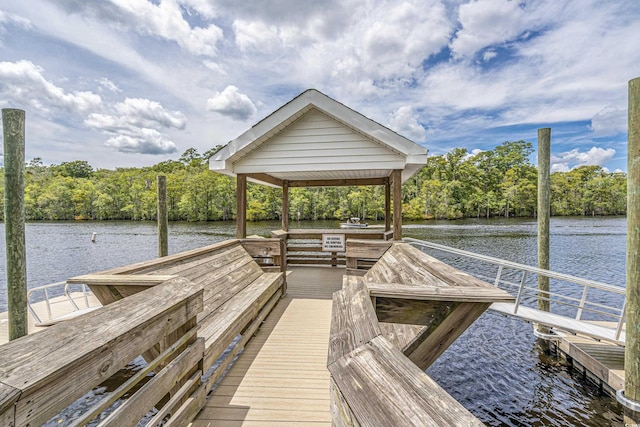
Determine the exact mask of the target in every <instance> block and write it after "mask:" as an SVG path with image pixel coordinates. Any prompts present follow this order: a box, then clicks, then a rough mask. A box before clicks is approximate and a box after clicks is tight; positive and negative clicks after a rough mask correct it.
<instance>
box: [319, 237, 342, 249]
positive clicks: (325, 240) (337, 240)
mask: <svg viewBox="0 0 640 427" xmlns="http://www.w3.org/2000/svg"><path fill="white" fill-rule="evenodd" d="M322 250H323V251H325V252H344V251H345V250H346V248H345V244H344V234H323V235H322Z"/></svg>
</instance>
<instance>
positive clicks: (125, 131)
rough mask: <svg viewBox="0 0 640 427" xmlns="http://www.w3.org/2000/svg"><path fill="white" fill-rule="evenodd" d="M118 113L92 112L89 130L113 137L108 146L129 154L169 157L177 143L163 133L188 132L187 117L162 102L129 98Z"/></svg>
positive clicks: (116, 105) (115, 106)
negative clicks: (166, 155) (183, 130)
mask: <svg viewBox="0 0 640 427" xmlns="http://www.w3.org/2000/svg"><path fill="white" fill-rule="evenodd" d="M113 113H114V114H101V113H92V114H90V115H89V116H88V117H87V118H86V120H85V121H84V123H85V125H87V126H88V127H89V128H91V129H94V130H98V131H100V132H102V133H105V134H107V135H111V136H110V137H109V139H108V140H107V142H106V143H105V145H107V146H108V147H111V148H115V149H117V150H118V151H122V152H126V153H142V154H167V153H174V152H176V151H177V146H176V144H175V143H174V142H173V141H172V140H171V139H170V138H169V136H167V135H166V134H165V133H162V132H161V131H160V130H166V129H171V128H175V129H180V130H182V129H184V128H185V127H186V118H185V116H184V114H182V113H181V112H179V111H168V110H166V109H165V108H164V107H163V106H162V105H160V103H158V102H155V101H150V100H148V99H140V98H126V99H125V100H124V102H119V103H117V104H115V105H114V106H113Z"/></svg>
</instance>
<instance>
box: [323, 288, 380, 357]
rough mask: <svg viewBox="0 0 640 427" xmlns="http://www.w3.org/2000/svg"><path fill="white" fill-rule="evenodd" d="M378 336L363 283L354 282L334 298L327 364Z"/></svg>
mask: <svg viewBox="0 0 640 427" xmlns="http://www.w3.org/2000/svg"><path fill="white" fill-rule="evenodd" d="M378 335H380V327H379V326H378V319H377V318H376V314H375V312H374V310H373V305H372V304H371V300H370V299H369V292H368V291H367V288H366V287H365V286H364V284H363V283H361V282H356V283H354V284H352V285H350V286H348V287H346V288H343V289H342V290H341V291H338V292H335V293H334V294H333V306H332V319H331V335H330V338H329V355H328V358H327V363H328V364H331V363H334V362H335V361H336V360H338V359H340V358H341V357H343V356H345V355H346V354H348V353H350V352H351V351H353V350H355V349H356V348H358V347H359V346H361V345H362V344H364V343H366V342H369V341H370V340H371V339H373V338H374V337H376V336H378Z"/></svg>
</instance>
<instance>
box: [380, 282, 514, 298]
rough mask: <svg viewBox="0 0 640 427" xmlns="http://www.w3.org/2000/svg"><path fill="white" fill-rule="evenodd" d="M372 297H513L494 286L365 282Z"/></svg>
mask: <svg viewBox="0 0 640 427" xmlns="http://www.w3.org/2000/svg"><path fill="white" fill-rule="evenodd" d="M367 288H369V293H370V294H371V296H372V297H384V298H389V299H399V300H413V301H455V302H490V303H494V302H513V297H512V296H511V295H510V294H508V293H506V292H504V291H503V290H502V289H498V288H496V287H493V286H492V287H478V286H433V285H405V284H403V283H375V282H367Z"/></svg>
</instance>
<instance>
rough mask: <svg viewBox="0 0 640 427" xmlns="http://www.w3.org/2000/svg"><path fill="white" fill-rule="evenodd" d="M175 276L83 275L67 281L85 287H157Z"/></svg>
mask: <svg viewBox="0 0 640 427" xmlns="http://www.w3.org/2000/svg"><path fill="white" fill-rule="evenodd" d="M176 277H178V276H177V275H173V274H168V275H160V274H85V275H83V276H76V277H72V278H70V279H67V283H69V284H74V283H76V284H83V283H84V284H85V285H118V284H122V285H143V286H145V285H146V286H148V285H158V284H160V283H162V282H166V281H167V280H171V279H175V278H176Z"/></svg>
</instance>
